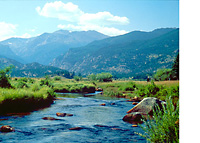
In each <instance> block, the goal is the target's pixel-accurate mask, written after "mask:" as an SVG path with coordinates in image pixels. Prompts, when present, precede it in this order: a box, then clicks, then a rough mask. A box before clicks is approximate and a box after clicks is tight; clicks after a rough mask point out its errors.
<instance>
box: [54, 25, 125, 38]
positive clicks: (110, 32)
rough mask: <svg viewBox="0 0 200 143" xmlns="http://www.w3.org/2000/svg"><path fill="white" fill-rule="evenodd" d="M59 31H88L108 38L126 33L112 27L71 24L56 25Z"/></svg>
mask: <svg viewBox="0 0 200 143" xmlns="http://www.w3.org/2000/svg"><path fill="white" fill-rule="evenodd" d="M57 27H58V28H60V29H69V30H72V31H74V30H75V31H88V30H96V31H98V32H100V33H103V34H105V35H109V36H116V35H122V34H126V33H128V31H125V30H119V29H116V28H114V27H104V26H98V25H77V26H76V25H73V24H68V25H61V24H60V25H58V26H57Z"/></svg>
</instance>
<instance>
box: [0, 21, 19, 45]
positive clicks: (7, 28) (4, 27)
mask: <svg viewBox="0 0 200 143" xmlns="http://www.w3.org/2000/svg"><path fill="white" fill-rule="evenodd" d="M16 27H17V25H14V24H10V23H6V22H0V41H3V40H5V39H8V38H10V37H12V35H13V34H14V33H15V30H16Z"/></svg>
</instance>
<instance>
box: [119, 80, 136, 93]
mask: <svg viewBox="0 0 200 143" xmlns="http://www.w3.org/2000/svg"><path fill="white" fill-rule="evenodd" d="M118 90H121V91H135V90H136V84H135V83H134V82H128V83H126V84H123V85H121V86H120V87H119V89H118Z"/></svg>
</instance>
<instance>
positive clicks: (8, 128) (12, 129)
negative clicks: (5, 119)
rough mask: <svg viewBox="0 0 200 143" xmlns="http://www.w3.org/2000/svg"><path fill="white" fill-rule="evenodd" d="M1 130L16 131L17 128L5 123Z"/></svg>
mask: <svg viewBox="0 0 200 143" xmlns="http://www.w3.org/2000/svg"><path fill="white" fill-rule="evenodd" d="M0 131H1V132H14V131H15V129H14V128H13V127H11V126H8V125H4V126H2V127H1V128H0Z"/></svg>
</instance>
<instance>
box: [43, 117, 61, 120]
mask: <svg viewBox="0 0 200 143" xmlns="http://www.w3.org/2000/svg"><path fill="white" fill-rule="evenodd" d="M42 119H43V120H60V119H56V118H54V117H43V118H42Z"/></svg>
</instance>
